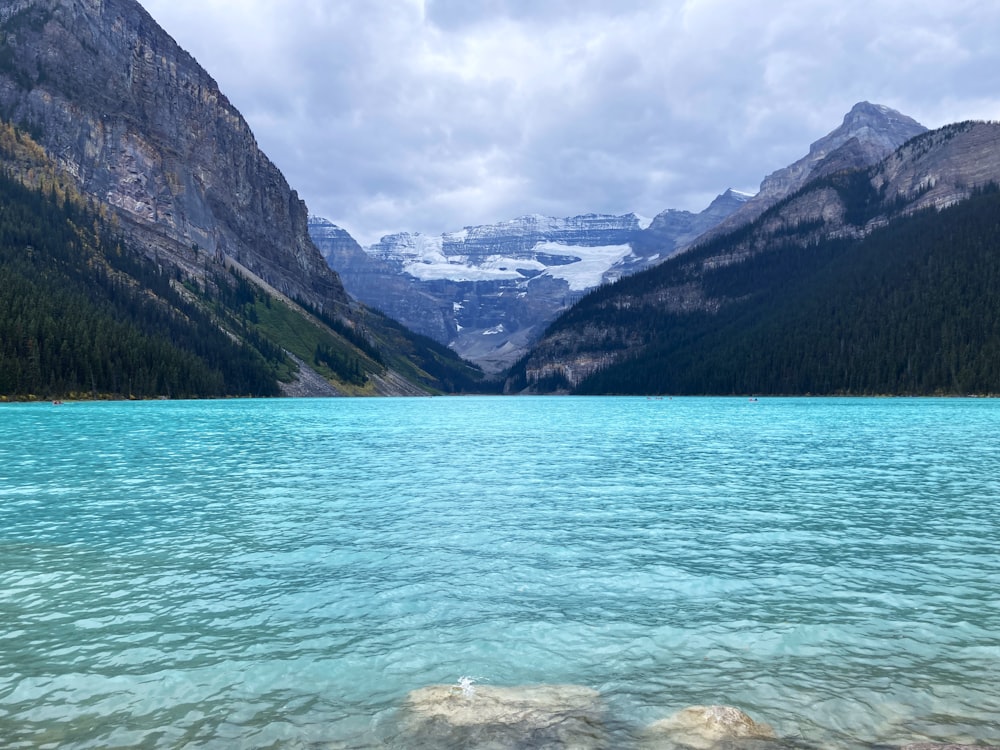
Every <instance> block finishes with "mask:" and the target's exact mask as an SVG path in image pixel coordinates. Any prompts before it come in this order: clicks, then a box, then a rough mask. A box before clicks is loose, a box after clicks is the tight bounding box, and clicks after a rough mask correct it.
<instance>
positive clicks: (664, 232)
mask: <svg viewBox="0 0 1000 750" xmlns="http://www.w3.org/2000/svg"><path fill="white" fill-rule="evenodd" d="M746 197H747V196H743V195H741V194H739V193H736V192H734V191H727V192H726V193H725V194H723V195H721V196H719V197H718V198H717V199H716V200H715V201H714V202H713V203H712V204H711V205H710V206H709V207H708V208H707V209H705V210H704V211H702V212H701V213H698V214H694V213H691V212H688V211H676V210H670V211H664V212H663V213H661V214H659V215H658V216H657V217H656V218H654V219H653V220H652V222H649V221H643V220H642V219H640V218H639V217H637V216H636V215H635V214H626V215H624V216H609V215H602V214H586V215H583V216H575V217H571V218H551V217H544V216H537V215H536V216H524V217H521V218H518V219H513V220H511V221H506V222H501V223H498V224H490V225H485V226H473V227H466V228H465V229H463V230H461V231H458V232H451V233H447V234H442V235H440V236H436V237H427V236H424V235H420V234H409V233H402V234H395V235H389V236H387V237H383V238H382V240H381V241H380V242H379V243H377V244H376V245H373V246H372V247H370V248H367V249H362V248H361V247H360V246H359V245H358V244H357V242H355V241H354V240H353V239H352V238H351V237H350V235H348V234H347V233H346V232H345V231H344V230H342V229H340V228H339V227H337V226H335V225H333V224H331V223H330V222H328V221H325V220H323V219H319V218H313V219H311V220H310V224H309V230H310V234H311V235H312V238H313V241H314V242H315V243H316V244H317V246H318V247H319V248H320V249H321V250H322V252H323V254H324V255H325V257H326V259H327V262H328V263H329V264H330V266H331V267H332V268H334V269H336V270H337V272H338V273H339V274H340V275H341V277H342V278H343V280H344V284H345V286H346V288H347V290H348V291H349V292H350V293H351V294H352V295H354V296H355V297H356V298H357V299H359V300H361V301H363V302H364V303H366V304H368V305H371V306H372V307H375V308H377V309H380V310H383V311H385V312H386V313H387V314H389V315H391V316H392V317H394V318H396V319H398V320H400V321H402V322H404V323H405V324H406V325H407V326H409V327H411V328H412V329H413V330H415V331H418V332H420V333H423V334H425V335H427V336H430V337H431V338H433V339H435V340H437V341H439V342H442V343H446V344H448V345H449V346H450V347H452V348H453V349H454V350H455V351H457V352H458V353H459V354H460V355H461V356H463V357H464V358H466V359H469V360H471V361H473V362H476V363H477V364H479V365H480V366H481V367H483V369H484V370H486V371H488V372H499V371H500V370H502V369H504V368H505V367H507V366H509V365H510V364H512V363H513V362H514V361H516V360H517V359H518V358H519V357H520V356H522V355H523V353H524V352H525V351H526V350H527V347H528V346H529V345H530V344H531V343H532V342H533V341H534V340H535V339H536V338H537V337H538V336H539V335H540V334H541V332H542V331H543V330H544V328H545V326H546V325H548V323H549V322H551V321H552V320H553V319H554V318H555V317H556V315H558V314H559V312H560V311H562V310H565V309H566V308H567V307H568V306H569V305H571V304H572V303H573V302H575V301H576V300H578V299H579V298H580V297H581V296H582V295H583V294H584V293H585V292H586V291H587V290H589V289H592V288H594V287H596V286H598V285H600V284H603V283H607V282H609V281H614V280H615V279H618V278H620V277H621V276H623V275H628V274H631V273H635V272H636V271H639V270H641V269H643V268H647V267H649V266H650V265H652V264H654V263H656V262H659V261H662V260H663V259H665V258H667V257H669V256H670V255H671V254H672V253H674V252H675V251H676V250H677V249H678V248H679V247H682V246H683V245H685V244H686V243H689V242H691V241H692V240H693V239H694V238H696V237H697V236H698V235H700V234H702V233H703V232H704V231H706V230H707V229H708V228H710V227H712V226H714V225H715V224H716V223H717V222H718V221H721V220H722V219H723V218H725V217H726V216H728V215H729V214H730V213H732V212H733V211H735V210H737V209H738V208H739V207H740V206H741V205H742V204H743V202H744V201H745V200H746Z"/></svg>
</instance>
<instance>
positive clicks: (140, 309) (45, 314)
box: [0, 174, 290, 398]
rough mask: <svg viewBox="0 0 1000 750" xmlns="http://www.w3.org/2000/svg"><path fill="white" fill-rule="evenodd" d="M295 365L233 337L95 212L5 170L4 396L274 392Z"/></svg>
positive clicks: (1, 216) (0, 314) (1, 232)
mask: <svg viewBox="0 0 1000 750" xmlns="http://www.w3.org/2000/svg"><path fill="white" fill-rule="evenodd" d="M289 365H290V363H289V362H288V361H287V360H286V358H285V356H284V354H283V353H282V351H281V350H280V349H279V348H277V347H275V346H273V345H269V344H268V343H267V342H266V341H264V340H260V341H258V346H257V347H250V346H247V345H243V344H240V343H237V342H236V341H234V340H233V338H232V337H230V336H229V335H227V334H226V333H224V332H223V330H222V329H221V328H220V327H219V325H217V324H216V323H214V322H213V320H212V319H211V317H210V315H209V314H208V313H207V312H206V311H204V310H203V309H202V308H201V307H199V306H198V305H195V304H193V303H192V302H190V301H189V300H187V299H186V298H185V296H184V295H182V294H181V293H180V292H179V291H178V290H177V288H176V287H175V285H172V284H171V279H170V277H169V276H167V275H166V274H165V273H163V272H161V271H160V269H158V268H157V267H156V266H155V265H154V264H153V263H152V262H150V261H146V260H144V259H142V258H141V256H139V255H138V254H137V253H135V252H133V251H132V250H131V249H130V248H128V247H126V246H124V245H123V244H122V240H121V239H120V238H119V237H116V236H115V234H114V232H112V231H111V230H110V229H109V227H108V226H107V225H106V224H105V222H104V220H103V219H102V218H101V216H100V215H99V214H98V213H97V212H95V211H94V210H92V209H90V208H87V207H84V206H82V205H81V204H80V203H78V202H77V201H75V200H72V199H69V198H68V197H66V196H65V195H59V194H57V193H56V192H55V191H54V190H52V191H50V192H47V193H46V192H43V191H41V190H37V189H30V188H26V187H24V186H23V185H21V184H20V182H19V181H17V180H14V179H12V178H11V177H9V176H8V175H6V174H4V175H0V395H2V396H4V397H21V398H24V397H29V396H36V397H45V398H55V397H60V398H64V397H70V396H88V397H97V396H137V397H148V396H158V395H163V396H175V397H194V396H198V397H205V396H227V395H241V396H273V395H277V394H278V383H277V376H278V374H279V372H281V371H282V370H284V371H285V372H287V371H288V368H289Z"/></svg>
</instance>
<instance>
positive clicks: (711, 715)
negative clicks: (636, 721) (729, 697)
mask: <svg viewBox="0 0 1000 750" xmlns="http://www.w3.org/2000/svg"><path fill="white" fill-rule="evenodd" d="M774 738H775V734H774V730H773V729H772V728H771V727H770V726H768V725H767V724H760V723H758V722H756V721H754V720H753V719H751V718H750V717H749V716H748V715H747V714H746V713H744V712H743V711H741V710H740V709H738V708H734V707H733V706H689V707H688V708H685V709H683V710H681V711H678V712H677V713H676V714H674V715H673V716H671V717H669V718H667V719H661V720H660V721H657V722H654V723H653V724H651V725H650V726H649V727H647V729H646V732H645V742H644V747H645V748H649V749H650V750H652V748H656V747H692V748H699V749H700V750H701V749H703V750H708V748H712V747H714V746H715V745H716V744H717V743H719V742H720V741H724V740H735V739H753V740H760V739H763V740H771V739H774Z"/></svg>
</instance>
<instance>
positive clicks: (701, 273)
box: [508, 122, 1000, 392]
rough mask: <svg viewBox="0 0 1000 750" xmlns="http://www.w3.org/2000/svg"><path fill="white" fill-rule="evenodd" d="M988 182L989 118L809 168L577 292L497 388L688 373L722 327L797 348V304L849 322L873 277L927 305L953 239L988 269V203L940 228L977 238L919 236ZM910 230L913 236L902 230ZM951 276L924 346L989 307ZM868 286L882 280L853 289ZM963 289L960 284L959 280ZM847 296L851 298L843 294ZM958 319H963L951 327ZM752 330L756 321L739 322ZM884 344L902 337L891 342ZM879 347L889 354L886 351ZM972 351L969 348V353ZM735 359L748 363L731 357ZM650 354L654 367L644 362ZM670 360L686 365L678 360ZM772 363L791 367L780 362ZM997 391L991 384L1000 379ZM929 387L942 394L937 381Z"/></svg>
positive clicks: (997, 164) (993, 147) (997, 179)
mask: <svg viewBox="0 0 1000 750" xmlns="http://www.w3.org/2000/svg"><path fill="white" fill-rule="evenodd" d="M852 148H853V147H852ZM817 151H818V149H817ZM996 183H1000V124H996V123H983V122H967V123H959V124H956V125H951V126H948V127H945V128H942V129H940V130H936V131H933V132H925V133H923V134H921V135H919V136H917V137H914V138H910V139H908V140H907V141H906V142H905V143H904V144H903V145H902V146H900V147H899V148H897V149H896V150H895V151H893V152H892V153H891V154H889V155H888V156H886V157H885V158H884V159H882V160H881V161H879V162H878V163H876V164H875V165H873V166H869V167H866V168H860V169H845V170H838V171H831V170H828V169H823V168H822V167H820V168H818V169H817V168H814V169H813V170H812V178H811V179H809V180H807V181H806V182H805V184H803V185H801V186H800V187H799V188H798V189H796V190H793V191H792V192H790V193H787V194H785V195H784V196H783V197H782V198H780V199H779V200H777V201H776V202H774V203H773V205H771V206H770V207H769V208H766V209H765V210H763V211H762V212H761V213H760V215H759V216H758V217H757V218H756V219H755V220H753V221H752V222H750V223H749V224H746V225H743V226H741V227H738V228H736V229H734V230H732V231H730V232H729V233H727V234H718V235H716V236H714V237H712V238H710V239H706V240H704V241H699V242H698V244H697V245H696V246H695V247H693V248H692V249H690V250H687V251H686V252H683V253H680V254H678V255H675V256H674V257H673V258H671V259H669V260H668V261H666V262H665V263H663V264H661V265H659V266H657V267H655V268H653V269H650V270H647V271H645V272H643V273H640V274H637V275H635V276H632V277H629V278H626V279H623V280H622V281H620V282H619V283H618V284H615V285H613V286H610V287H605V288H603V289H601V290H599V291H596V292H594V293H592V294H590V295H588V296H587V297H586V298H584V299H583V300H582V301H581V302H580V303H578V304H577V305H576V306H574V308H572V309H571V310H570V311H568V312H567V313H565V314H564V315H563V316H561V317H560V318H559V319H558V320H557V321H556V322H555V323H554V324H553V325H552V327H551V329H550V332H549V334H548V335H547V336H546V337H545V338H544V339H543V340H541V341H540V342H539V343H538V345H537V346H536V347H535V348H534V349H533V350H532V352H531V354H530V355H529V356H528V357H527V358H526V359H525V360H524V361H523V362H522V363H521V364H520V365H519V366H518V368H516V371H515V372H514V373H513V374H512V376H511V378H510V380H509V381H508V388H509V389H510V390H514V391H518V390H521V389H524V388H528V389H531V388H540V389H541V390H546V389H550V388H562V389H567V388H569V389H574V388H583V389H585V390H586V389H587V388H590V387H591V386H588V385H587V382H588V381H590V382H591V384H593V383H594V382H596V381H597V380H600V378H598V374H599V373H602V372H615V373H618V374H619V375H621V376H622V377H624V375H623V373H625V372H627V371H628V370H629V368H631V367H633V366H634V367H636V368H638V369H640V370H643V371H645V372H647V373H649V372H651V371H652V370H659V371H661V372H664V373H666V372H669V371H671V370H672V368H673V367H678V368H683V367H690V366H692V365H691V363H692V362H695V361H698V362H700V361H703V360H705V357H706V356H707V355H706V354H705V353H704V352H702V351H700V350H699V349H698V348H697V345H696V343H694V342H696V341H697V340H702V339H707V338H712V337H714V338H713V339H712V340H721V339H720V338H719V337H722V336H723V335H724V333H721V332H723V331H727V330H728V331H730V333H731V334H732V336H735V337H736V338H735V341H739V340H740V337H745V338H746V340H747V341H750V340H754V341H756V342H757V345H758V346H761V347H770V348H771V349H773V348H775V347H777V346H779V343H780V342H778V341H763V340H762V339H760V338H759V336H757V333H759V332H760V331H761V330H764V329H765V328H766V329H768V330H770V331H771V332H772V335H773V336H775V337H777V338H781V337H783V336H784V337H787V339H788V340H793V339H794V340H800V337H799V334H800V333H801V331H802V330H804V329H806V328H810V327H812V325H813V323H812V322H809V321H801V320H800V318H799V313H798V312H797V310H799V309H806V308H807V307H809V306H812V305H814V304H815V301H816V300H818V299H826V300H828V303H827V304H828V305H829V308H830V309H833V310H836V311H837V312H835V313H829V311H826V312H824V313H823V314H824V315H826V314H830V315H832V319H834V320H840V319H841V318H842V317H843V316H844V315H849V314H850V313H848V312H845V311H847V310H850V309H852V306H860V307H861V308H863V309H868V308H871V309H875V308H876V307H878V305H879V304H881V302H880V300H884V299H887V298H891V299H896V298H897V297H899V295H898V293H897V292H895V291H893V290H892V289H891V288H886V286H885V285H884V284H885V282H884V280H885V279H888V278H896V277H897V276H899V279H898V283H899V285H900V286H901V287H902V286H904V285H907V284H909V285H912V280H913V279H915V278H921V279H925V281H924V285H923V286H922V287H919V288H918V287H914V288H913V290H912V291H911V292H909V293H908V296H907V295H903V296H905V297H906V300H903V299H898V300H897V301H898V305H900V306H901V305H903V304H904V303H905V304H909V302H907V300H913V299H918V300H919V299H921V297H922V296H925V295H926V296H927V297H928V298H930V297H932V296H934V294H936V292H935V291H934V290H933V281H932V280H929V279H932V277H933V274H931V277H927V272H928V269H934V268H935V267H942V268H944V267H946V266H948V265H949V264H950V263H952V260H951V259H950V258H949V253H950V252H951V245H950V244H949V243H952V242H953V243H955V246H956V249H955V252H956V254H957V253H958V252H959V251H958V244H959V240H962V241H967V242H968V243H969V245H968V246H969V248H970V249H969V252H970V253H972V251H973V249H975V250H976V251H977V252H978V251H979V250H981V249H982V248H986V250H987V251H988V253H990V255H988V256H987V259H986V260H983V259H979V260H976V261H975V263H979V264H986V266H984V268H985V267H989V264H991V263H992V261H990V260H989V258H990V257H992V255H995V252H994V250H993V249H995V244H996V237H997V236H998V234H1000V227H997V226H996V223H995V218H993V219H990V216H991V214H990V213H989V212H990V211H991V210H992V211H995V210H996V208H995V206H994V205H993V204H990V203H987V204H983V205H985V206H986V207H985V208H981V209H977V211H978V213H976V214H975V216H974V217H973V218H972V219H969V218H955V217H956V216H957V215H958V214H954V213H952V214H948V217H949V218H948V221H956V222H958V221H967V222H971V223H973V224H974V225H975V227H976V228H975V230H973V229H969V228H966V227H964V226H961V228H956V227H958V226H959V225H951V224H949V225H948V226H949V230H948V231H947V232H945V233H944V236H947V237H951V239H950V240H944V239H940V238H939V239H938V240H937V243H938V244H937V245H934V244H933V243H932V244H930V245H927V242H926V241H925V239H924V238H925V237H931V236H933V235H934V233H935V228H936V226H937V224H935V222H936V221H937V220H938V219H937V214H936V213H935V212H936V211H941V210H943V209H946V208H948V207H950V206H956V207H960V206H962V205H963V204H964V203H965V202H968V201H970V200H971V199H972V198H975V197H976V196H977V195H978V194H979V193H980V192H981V191H983V190H986V191H989V190H991V189H992V186H994V185H995V184H996ZM788 184H791V182H789V183H788ZM782 190H784V188H782ZM777 192H781V191H777ZM983 200H987V199H983ZM927 211H931V212H932V213H930V214H927V213H926V212H927ZM958 216H961V215H958ZM984 216H985V219H984V218H983V217H984ZM992 216H994V217H995V213H994V214H992ZM734 218H735V215H734ZM941 221H944V219H941ZM991 221H992V223H990V222H991ZM984 222H985V223H984ZM914 226H919V227H921V229H920V230H919V231H917V230H914V229H910V227H914ZM982 226H985V229H983V228H982ZM991 227H992V228H991ZM976 232H978V233H979V234H976ZM713 234H714V233H713ZM902 237H905V238H906V239H901V238H902ZM908 247H912V248H913V249H914V250H913V252H917V250H918V249H919V250H920V252H923V253H925V256H924V259H923V260H921V261H920V263H922V264H923V265H917V266H915V267H913V268H911V269H910V270H908V271H907V272H906V273H902V272H900V271H899V270H898V269H900V268H904V267H906V264H908V263H915V262H916V261H914V260H913V258H911V257H908V256H899V255H897V254H898V253H904V252H905V251H906V248H908ZM880 259H889V260H885V261H884V263H883V264H882V265H878V266H872V268H873V269H877V270H870V271H869V274H870V277H869V276H865V274H864V273H863V272H862V271H861V270H860V269H861V268H862V267H865V266H866V265H872V264H875V263H876V261H879V260H880ZM852 264H854V266H852ZM970 268H971V267H970ZM952 273H953V275H954V278H955V279H956V281H954V285H955V286H954V289H955V290H958V291H956V292H955V294H954V295H953V296H952V298H951V299H950V300H943V301H941V302H940V303H935V306H936V307H935V309H936V310H938V311H940V310H947V311H948V315H950V316H952V317H949V318H947V319H945V320H943V322H941V323H940V325H939V326H938V328H936V329H934V331H935V332H934V333H927V338H928V340H934V338H935V337H936V336H939V335H940V331H941V330H942V328H948V327H954V328H955V329H956V331H958V332H957V333H956V334H955V337H954V340H959V339H960V338H965V337H966V336H965V331H966V328H968V326H969V321H968V320H967V319H969V318H974V317H975V316H976V313H974V312H973V310H975V309H977V306H979V307H981V308H982V309H987V307H988V304H989V303H988V300H985V299H981V298H975V299H972V300H967V299H963V298H962V293H961V291H960V290H961V288H962V284H963V282H962V281H961V279H962V274H963V273H970V274H972V275H973V276H975V275H976V273H978V272H976V271H974V270H968V269H966V270H964V271H963V270H962V269H953V270H952ZM831 279H836V281H833V280H831ZM866 279H867V280H868V281H871V283H872V284H876V282H878V283H881V284H882V286H877V288H876V287H868V286H865V284H866V283H868V282H867V281H866ZM970 281H971V279H967V280H966V282H965V283H966V285H968V283H969V282H970ZM810 285H812V286H810ZM890 286H891V285H890ZM795 289H798V290H799V292H798V293H797V294H798V296H797V297H796V303H797V305H798V307H788V306H786V307H784V308H780V310H779V307H778V306H779V305H780V302H781V301H782V300H784V299H786V298H788V299H791V298H792V297H791V295H792V293H793V290H795ZM837 289H842V290H850V294H851V295H855V297H854V298H852V299H851V301H850V303H848V302H845V301H844V300H843V299H840V300H839V301H838V298H837V297H836V294H834V291H831V290H837ZM864 295H871V297H872V299H861V300H859V299H858V297H862V298H863V297H864ZM845 296H849V295H847V293H846V292H845ZM876 303H878V304H876ZM956 305H957V307H956ZM963 305H965V306H967V307H966V308H963ZM984 305H985V306H986V307H983V306H984ZM880 309H881V308H880ZM899 309H902V308H901V307H899V306H897V307H896V308H893V309H891V310H885V311H884V315H886V316H887V318H888V317H893V316H895V315H896V314H897V313H898V310H899ZM906 310H907V314H908V315H909V316H910V317H915V318H918V319H923V317H922V316H923V315H924V313H925V312H927V311H926V309H922V308H921V307H920V306H919V305H917V306H916V307H906ZM941 314H942V315H944V313H941ZM768 316H777V318H769V317H768ZM776 320H780V321H785V322H787V323H788V325H791V323H790V322H788V321H793V320H794V321H800V322H797V323H796V325H797V326H799V327H800V328H799V329H798V330H797V331H789V330H787V329H784V328H782V326H781V325H779V323H778V322H775V321H776ZM957 320H964V321H966V322H965V323H961V324H960V323H958V322H956V321H957ZM865 322H866V324H867V325H870V326H871V327H872V331H870V332H868V333H862V334H858V335H860V338H862V339H864V340H876V338H877V337H878V336H880V335H881V334H879V333H878V331H879V326H880V325H881V324H880V321H879V320H877V319H876V318H874V317H872V318H869V319H867V320H866V321H865ZM751 323H753V324H754V325H755V326H758V327H755V328H752V329H748V328H746V326H748V325H750V324H751ZM963 326H965V327H966V328H963ZM754 332H756V333H754ZM925 333H926V332H925ZM828 334H829V331H828V330H819V329H817V330H816V332H815V336H816V340H817V341H819V340H824V336H827V335H828ZM889 339H890V340H892V341H896V342H898V341H902V340H905V338H904V337H903V336H902V334H899V335H897V336H896V338H895V339H893V338H892V337H891V336H889ZM838 340H839V341H840V344H838V346H840V347H841V348H843V350H844V351H847V350H848V341H849V340H850V338H849V337H848V336H846V335H841V337H840V338H839V339H838ZM968 340H970V341H971V340H972V339H971V338H970V339H968ZM807 341H808V339H806V340H805V341H804V342H803V343H802V344H801V348H802V349H803V350H804V349H805V348H806V347H807V346H811V344H807V343H805V342H807ZM996 343H997V345H1000V342H996ZM909 344H910V345H911V346H912V347H913V349H914V351H916V350H919V349H926V348H927V347H926V344H921V343H920V341H919V340H918V339H917V338H914V339H913V340H910V341H909ZM718 345H719V346H720V347H721V346H723V345H722V344H718ZM725 347H727V349H726V351H728V352H729V354H728V355H726V357H737V359H735V360H730V359H726V357H723V356H722V355H721V354H720V355H719V356H720V357H721V359H719V360H718V362H719V364H718V367H719V368H723V367H724V366H725V365H724V364H723V363H724V362H728V361H736V362H743V364H744V365H745V364H746V363H747V362H749V361H751V360H753V361H757V360H762V359H764V358H765V357H767V356H768V354H767V352H766V351H765V349H761V350H760V351H756V352H752V353H750V352H743V350H742V349H741V348H740V346H738V345H737V344H736V343H734V339H733V338H730V339H728V340H727V342H726V343H725ZM884 348H885V350H886V351H890V350H892V351H895V350H894V349H892V348H891V347H890V346H889V345H888V344H884ZM974 348H975V347H974V346H971V345H970V346H969V348H968V350H969V351H971V350H972V349H974ZM720 351H721V350H720ZM736 352H741V354H740V355H739V356H744V357H747V358H749V359H747V360H746V361H744V360H741V359H739V358H738V356H737V354H736ZM788 356H789V357H791V356H792V355H788ZM824 356H826V357H827V358H828V362H830V361H835V357H833V355H832V353H827V354H826V355H824ZM872 356H874V355H872ZM956 356H957V355H956ZM651 357H652V358H653V360H651V359H650V358H651ZM675 358H676V359H675ZM654 360H655V364H651V363H652V362H653V361H654ZM682 361H685V362H687V363H688V364H687V365H682V364H681V362H682ZM706 361H707V360H706ZM643 362H644V363H645V364H641V363H643ZM932 365H934V366H936V364H935V363H934V362H931V363H930V364H929V365H928V366H932ZM783 366H784V367H786V368H791V370H794V369H795V366H794V365H789V364H787V363H785V364H784V365H783ZM828 366H832V365H828ZM887 367H888V365H887ZM977 367H978V365H977ZM706 377H707V376H706ZM600 382H602V383H604V386H601V387H605V386H606V387H610V388H612V389H614V388H616V387H618V386H614V385H611V382H612V381H610V380H601V381H600ZM616 382H619V384H620V383H621V381H620V380H619V381H616ZM646 382H647V384H648V385H649V387H653V386H652V384H660V385H662V384H663V383H665V382H666V381H665V380H658V379H657V377H654V376H650V378H648V379H647V381H646ZM671 382H673V383H674V384H676V383H677V382H678V381H671ZM704 382H708V381H707V380H706V381H704ZM734 382H735V381H734ZM886 382H889V381H886ZM686 383H687V385H686V386H685V387H690V388H692V389H697V387H698V386H697V383H695V381H691V380H689V381H686ZM997 385H998V387H1000V383H998V384H997ZM939 387H943V388H947V387H949V386H947V385H940V384H939ZM834 390H835V389H834ZM844 390H845V391H846V390H849V388H847V387H844ZM824 392H831V391H830V390H826V391H824Z"/></svg>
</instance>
